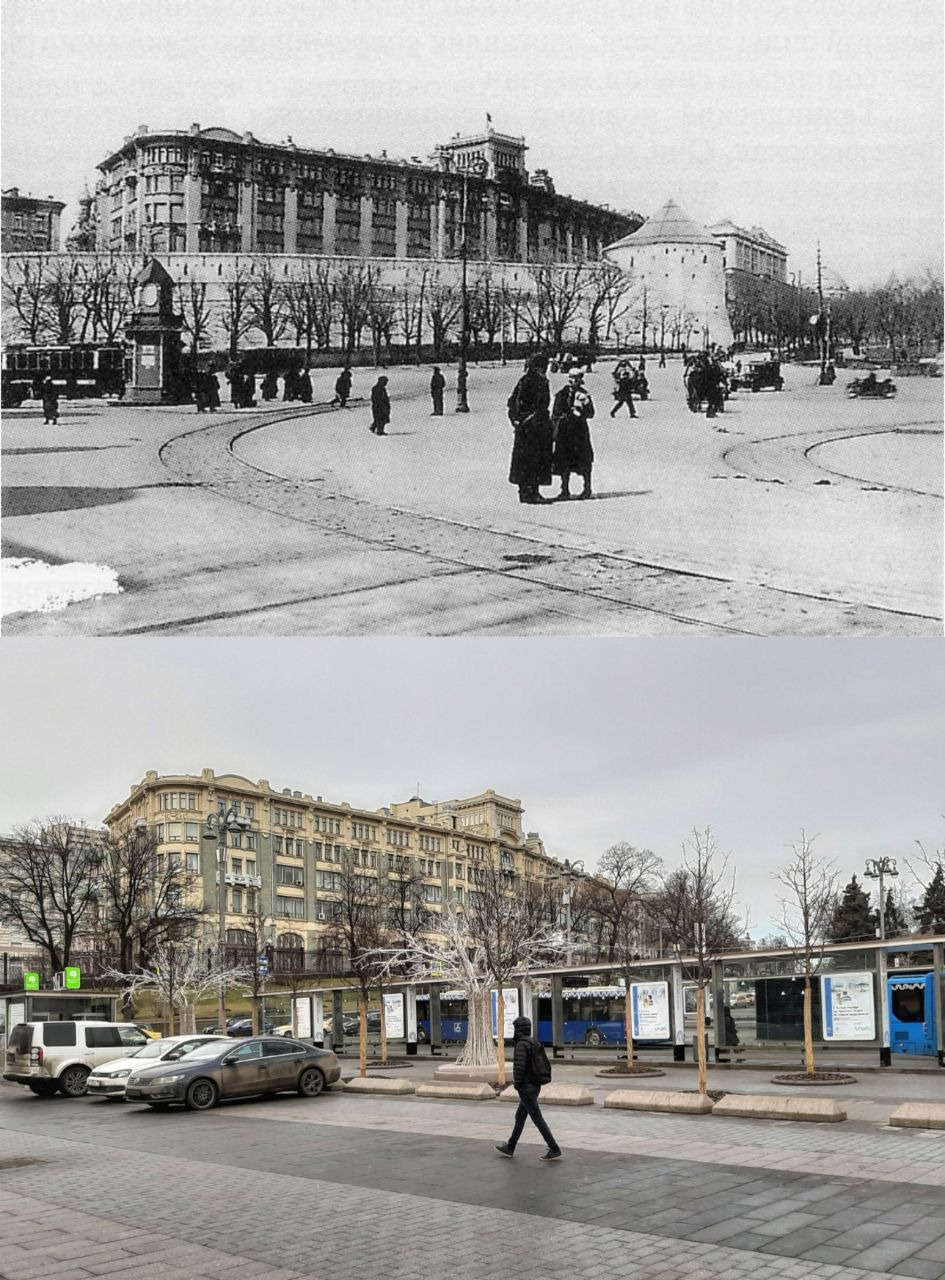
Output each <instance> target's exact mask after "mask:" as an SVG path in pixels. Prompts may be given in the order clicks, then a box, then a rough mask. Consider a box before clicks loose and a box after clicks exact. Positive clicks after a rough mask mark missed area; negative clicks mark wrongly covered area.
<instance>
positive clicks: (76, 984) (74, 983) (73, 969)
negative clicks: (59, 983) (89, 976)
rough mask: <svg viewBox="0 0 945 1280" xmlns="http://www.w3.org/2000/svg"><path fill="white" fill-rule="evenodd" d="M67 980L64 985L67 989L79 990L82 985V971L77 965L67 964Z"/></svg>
mask: <svg viewBox="0 0 945 1280" xmlns="http://www.w3.org/2000/svg"><path fill="white" fill-rule="evenodd" d="M63 973H64V975H65V981H64V983H63V985H64V986H65V988H66V990H67V991H78V990H79V988H80V987H81V986H82V971H81V970H80V969H79V968H78V967H77V966H76V965H66V967H65V969H63Z"/></svg>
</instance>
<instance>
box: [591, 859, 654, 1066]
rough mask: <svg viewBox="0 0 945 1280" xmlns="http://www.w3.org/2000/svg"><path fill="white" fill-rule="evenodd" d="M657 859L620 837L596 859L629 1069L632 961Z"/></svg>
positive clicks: (638, 947)
mask: <svg viewBox="0 0 945 1280" xmlns="http://www.w3.org/2000/svg"><path fill="white" fill-rule="evenodd" d="M662 869H663V864H662V862H661V860H660V859H659V858H658V857H657V855H656V854H655V853H653V852H652V851H651V850H649V849H637V848H636V847H635V846H634V845H632V844H628V843H627V842H626V841H625V840H621V841H620V843H619V844H613V845H611V846H610V848H609V849H607V850H605V852H604V854H603V855H602V857H601V859H600V862H599V863H598V867H597V870H598V876H599V879H600V880H602V882H603V883H602V884H601V886H600V890H599V892H600V899H599V907H598V909H599V911H600V912H601V914H602V916H603V918H604V921H605V922H606V927H607V951H608V954H607V959H608V960H613V961H615V962H616V963H617V964H618V965H619V966H620V968H621V970H622V972H623V976H624V985H625V990H626V997H625V999H624V1024H625V1035H626V1039H627V1070H628V1071H630V1070H632V1069H633V1009H632V1007H631V1000H630V984H631V982H632V981H633V970H632V968H631V966H632V964H633V961H635V960H639V959H640V955H641V953H642V948H643V932H644V917H643V915H642V912H641V904H642V898H643V895H644V894H646V895H652V894H653V893H654V892H655V890H656V886H657V881H658V878H659V876H660V874H661V872H662Z"/></svg>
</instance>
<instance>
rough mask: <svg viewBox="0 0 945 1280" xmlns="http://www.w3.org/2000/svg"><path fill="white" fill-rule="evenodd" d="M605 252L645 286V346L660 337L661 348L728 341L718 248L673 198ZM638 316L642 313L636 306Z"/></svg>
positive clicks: (705, 231)
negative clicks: (646, 328)
mask: <svg viewBox="0 0 945 1280" xmlns="http://www.w3.org/2000/svg"><path fill="white" fill-rule="evenodd" d="M606 252H607V256H608V257H609V258H612V259H613V260H614V262H616V263H617V264H618V265H619V266H620V267H621V268H622V270H623V271H624V272H626V273H627V274H628V275H630V276H632V277H633V279H634V281H635V282H636V284H637V286H638V288H639V289H640V290H641V291H642V290H644V289H645V290H646V310H647V320H648V330H649V337H648V344H649V345H650V346H653V347H656V346H659V345H660V341H661V339H662V343H663V345H665V346H666V347H678V346H681V345H685V346H687V347H689V348H693V347H702V346H704V345H706V344H707V343H709V342H716V343H718V344H719V345H720V346H723V347H727V346H729V345H730V344H731V342H732V328H731V325H730V323H729V318H728V312H727V310H726V306H725V272H724V266H723V252H722V246H721V245H720V243H719V241H718V240H717V238H716V237H715V236H714V235H713V234H711V232H710V231H708V230H707V229H706V228H705V227H701V226H699V224H698V223H696V222H693V220H692V219H691V218H690V217H689V216H688V215H687V214H686V213H684V212H683V210H682V209H680V207H679V205H678V204H677V203H676V202H675V200H667V202H666V204H664V205H663V207H662V208H661V209H659V210H658V211H657V212H656V213H654V214H653V216H652V217H651V218H648V219H647V220H646V222H644V224H643V226H642V227H640V228H639V229H638V230H636V231H633V232H631V233H630V235H627V236H624V237H623V239H621V240H618V241H616V243H614V244H611V245H608V246H607V250H606ZM637 314H638V316H639V315H641V314H642V313H641V311H640V309H639V307H638V309H637Z"/></svg>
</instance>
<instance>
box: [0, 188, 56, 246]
mask: <svg viewBox="0 0 945 1280" xmlns="http://www.w3.org/2000/svg"><path fill="white" fill-rule="evenodd" d="M65 207H66V206H65V204H64V202H63V201H61V200H54V199H53V198H52V196H48V197H47V198H46V199H45V200H41V199H39V198H38V197H37V196H24V195H21V193H20V190H19V188H18V187H11V188H10V189H9V191H4V192H3V193H2V214H3V216H2V249H3V252H4V253H53V252H58V249H59V219H60V217H61V215H62V211H63V209H64V208H65Z"/></svg>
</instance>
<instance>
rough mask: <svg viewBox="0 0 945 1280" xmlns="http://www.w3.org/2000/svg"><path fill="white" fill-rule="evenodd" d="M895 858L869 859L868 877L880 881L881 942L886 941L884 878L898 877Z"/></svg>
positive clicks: (867, 864) (867, 866) (867, 862)
mask: <svg viewBox="0 0 945 1280" xmlns="http://www.w3.org/2000/svg"><path fill="white" fill-rule="evenodd" d="M898 874H899V872H898V871H897V869H896V859H895V858H868V859H867V861H866V875H867V876H869V878H870V880H878V881H879V940H880V942H885V941H886V896H885V894H884V892H883V878H884V876H898Z"/></svg>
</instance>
